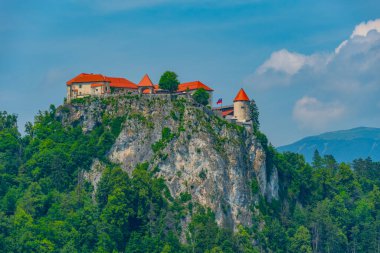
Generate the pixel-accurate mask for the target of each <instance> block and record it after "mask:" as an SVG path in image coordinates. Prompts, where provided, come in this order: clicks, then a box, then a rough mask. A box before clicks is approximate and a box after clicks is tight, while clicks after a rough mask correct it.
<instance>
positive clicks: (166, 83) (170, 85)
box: [158, 71, 179, 93]
mask: <svg viewBox="0 0 380 253" xmlns="http://www.w3.org/2000/svg"><path fill="white" fill-rule="evenodd" d="M178 85H179V81H178V75H177V74H176V73H174V72H172V71H166V72H165V73H163V74H162V76H161V77H160V81H159V82H158V86H159V87H160V89H163V90H167V91H169V92H170V93H172V92H175V91H176V90H178Z"/></svg>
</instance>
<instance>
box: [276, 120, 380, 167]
mask: <svg viewBox="0 0 380 253" xmlns="http://www.w3.org/2000/svg"><path fill="white" fill-rule="evenodd" d="M316 149H317V150H318V151H319V153H320V154H321V155H333V156H334V157H335V158H336V159H337V161H340V162H351V161H353V160H354V159H357V158H367V157H371V158H372V159H373V160H376V161H379V160H380V128H369V127H359V128H353V129H349V130H342V131H335V132H328V133H324V134H320V135H317V136H311V137H306V138H304V139H302V140H299V141H297V142H295V143H292V144H290V145H286V146H281V147H278V148H277V150H279V151H281V152H283V151H291V152H296V153H299V154H302V155H304V156H305V158H306V160H307V161H309V162H310V161H311V160H312V158H313V154H314V151H315V150H316Z"/></svg>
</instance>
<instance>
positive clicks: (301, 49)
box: [0, 0, 380, 145]
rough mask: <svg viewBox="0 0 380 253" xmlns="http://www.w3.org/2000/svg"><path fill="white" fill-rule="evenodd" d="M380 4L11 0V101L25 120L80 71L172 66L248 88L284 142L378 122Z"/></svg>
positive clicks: (1, 100)
mask: <svg viewBox="0 0 380 253" xmlns="http://www.w3.org/2000/svg"><path fill="white" fill-rule="evenodd" d="M379 13H380V4H379V3H378V1H349V0H348V1H347V0H345V1H324V0H322V1H308V0H302V1H283V0H277V1H264V0H262V1H261V0H246V1H243V0H226V1H222V0H219V1H217V0H203V1H197V0H183V1H174V0H157V1H146V0H139V1H136V0H130V1H121V0H108V1H100V0H92V1H90V0H59V1H58V0H51V1H38V0H37V1H36V0H35V1H30V0H23V1H18V0H9V1H7V0H2V1H0V75H1V77H2V82H0V88H1V93H0V110H7V111H8V112H11V113H16V114H18V115H19V119H20V126H23V124H24V123H25V122H26V121H32V120H33V116H34V115H35V114H36V113H37V112H38V110H44V109H47V108H48V106H49V104H51V103H53V104H56V105H59V104H61V103H62V101H63V97H64V96H65V82H66V81H67V80H68V79H70V78H72V77H73V76H75V75H77V74H79V73H81V72H90V73H102V74H106V75H110V76H122V77H126V78H128V79H130V80H132V81H135V82H138V81H139V80H140V78H141V77H142V76H143V75H144V74H145V73H148V74H149V75H150V76H151V78H152V80H153V81H154V82H157V81H158V79H159V77H160V75H161V74H162V73H163V72H164V71H165V70H173V71H175V72H177V73H178V75H179V78H180V80H181V81H192V80H201V81H202V82H204V83H206V84H208V85H209V86H211V87H213V88H214V89H215V95H214V96H215V99H214V100H216V99H217V98H219V97H221V98H223V101H224V104H227V103H229V102H230V101H232V99H233V97H234V96H235V95H236V93H237V91H238V90H239V88H240V87H243V88H245V89H246V91H247V93H248V95H249V96H250V97H251V98H254V99H255V100H256V101H257V104H258V106H259V109H260V119H261V125H262V126H261V128H262V131H263V132H265V133H266V134H267V135H268V137H269V139H270V140H271V142H272V143H273V144H274V145H281V144H287V143H289V142H292V141H295V140H297V139H299V138H301V137H304V136H306V135H310V134H316V133H320V132H323V131H329V130H337V129H345V128H351V127H356V126H373V127H379V126H380V99H379V98H380V77H379V73H378V72H380V56H379V55H380V39H379V38H380V22H379V24H378V23H377V22H376V20H377V19H379V18H380V14H379ZM371 20H372V21H373V23H371V22H369V21H371ZM363 22H364V23H363ZM361 23H362V25H361V26H360V24H361ZM356 28H357V29H356ZM355 31H356V32H355ZM363 31H364V32H363ZM344 41H347V42H345V43H344V45H343V46H342V47H341V49H339V50H337V48H338V46H339V45H340V44H341V43H342V42H344Z"/></svg>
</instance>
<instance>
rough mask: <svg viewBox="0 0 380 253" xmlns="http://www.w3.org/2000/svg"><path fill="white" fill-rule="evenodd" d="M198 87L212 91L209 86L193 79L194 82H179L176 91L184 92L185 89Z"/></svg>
mask: <svg viewBox="0 0 380 253" xmlns="http://www.w3.org/2000/svg"><path fill="white" fill-rule="evenodd" d="M200 88H203V89H205V90H207V91H213V89H211V88H210V87H208V86H207V85H205V84H204V83H202V82H200V81H194V82H188V83H181V84H180V85H178V90H177V92H184V91H187V90H198V89H200Z"/></svg>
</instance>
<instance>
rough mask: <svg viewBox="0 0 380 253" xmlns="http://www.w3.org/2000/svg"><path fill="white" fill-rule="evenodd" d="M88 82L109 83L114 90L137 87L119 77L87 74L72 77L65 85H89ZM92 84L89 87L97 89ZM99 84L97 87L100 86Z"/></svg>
mask: <svg viewBox="0 0 380 253" xmlns="http://www.w3.org/2000/svg"><path fill="white" fill-rule="evenodd" d="M90 82H109V83H110V87H115V88H130V89H137V88H138V86H137V85H136V84H135V83H133V82H131V81H129V80H128V79H126V78H121V77H108V76H104V75H101V74H87V73H81V74H79V75H77V76H76V77H74V78H73V79H71V80H69V81H67V82H66V84H67V85H72V84H73V83H90ZM93 85H94V84H91V87H97V86H93ZM101 85H102V84H100V85H99V86H101Z"/></svg>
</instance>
